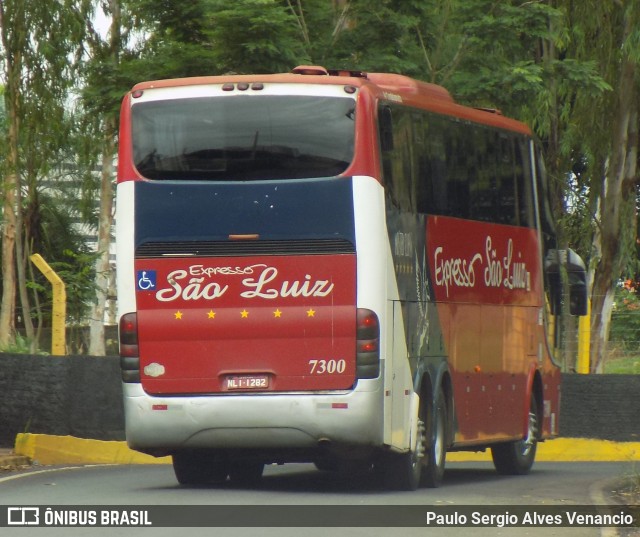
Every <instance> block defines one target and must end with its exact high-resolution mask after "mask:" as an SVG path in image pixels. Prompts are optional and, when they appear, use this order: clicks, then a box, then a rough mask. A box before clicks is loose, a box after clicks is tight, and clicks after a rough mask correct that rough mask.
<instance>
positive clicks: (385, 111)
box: [378, 106, 393, 153]
mask: <svg viewBox="0 0 640 537" xmlns="http://www.w3.org/2000/svg"><path fill="white" fill-rule="evenodd" d="M378 121H379V125H380V149H382V152H383V153H385V152H387V151H393V119H392V117H391V108H389V107H388V106H382V107H381V108H380V111H379V117H378Z"/></svg>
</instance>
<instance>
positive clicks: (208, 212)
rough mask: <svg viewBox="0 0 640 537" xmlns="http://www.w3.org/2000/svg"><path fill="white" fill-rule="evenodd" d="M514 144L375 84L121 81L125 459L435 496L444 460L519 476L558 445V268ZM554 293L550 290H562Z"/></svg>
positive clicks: (292, 77) (369, 77)
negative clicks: (349, 475) (484, 464)
mask: <svg viewBox="0 0 640 537" xmlns="http://www.w3.org/2000/svg"><path fill="white" fill-rule="evenodd" d="M543 172H544V170H543V168H542V164H541V161H540V159H539V158H538V153H537V150H536V148H535V145H534V143H533V141H532V136H531V132H530V131H529V129H528V128H527V127H526V126H525V125H523V124H521V123H519V122H516V121H514V120H511V119H507V118H505V117H503V116H502V115H500V114H499V113H498V112H495V111H493V112H492V111H486V110H484V111H483V110H476V109H472V108H468V107H464V106H461V105H459V104H456V103H455V102H454V100H453V99H452V98H451V96H450V95H449V94H448V92H447V91H446V90H445V89H443V88H441V87H438V86H434V85H430V84H426V83H423V82H419V81H415V80H413V79H410V78H407V77H404V76H400V75H394V74H377V73H369V74H367V73H361V72H352V71H327V70H326V69H324V68H322V67H314V66H308V67H299V68H296V69H295V70H294V71H293V72H291V73H287V74H273V75H229V76H219V77H200V78H188V79H176V80H161V81H155V82H145V83H141V84H138V85H136V86H135V87H134V88H133V89H132V90H131V91H130V92H129V93H128V94H127V95H126V97H125V99H124V102H123V105H122V112H121V130H120V150H119V167H118V186H117V220H116V222H117V224H116V225H117V231H116V235H117V256H118V258H117V259H118V264H117V270H118V303H119V316H120V349H121V366H122V376H123V387H124V406H125V416H126V436H127V441H128V443H129V446H130V447H131V448H133V449H136V450H139V451H141V452H145V453H149V454H152V455H156V456H162V455H172V457H173V465H174V469H175V473H176V476H177V479H178V481H179V482H180V483H204V482H221V481H225V480H226V479H228V478H230V479H232V480H252V479H257V478H259V477H260V476H261V475H262V471H263V468H264V465H265V464H271V463H286V462H292V461H309V462H314V463H316V465H317V466H318V467H319V468H320V469H326V470H329V469H333V470H340V469H341V468H354V467H356V468H370V469H379V470H381V473H382V474H383V475H384V476H385V478H386V480H387V484H388V485H389V486H393V487H396V488H402V489H415V488H416V487H418V486H419V484H420V483H424V484H426V485H427V486H438V485H439V484H440V482H441V480H442V476H443V472H444V466H445V457H446V452H447V451H455V450H474V451H477V450H484V449H486V448H491V450H492V453H493V459H494V461H495V466H496V468H497V469H498V471H500V472H503V473H516V474H522V473H527V472H528V471H529V469H530V467H531V465H532V463H533V461H534V457H535V451H536V445H537V442H538V441H540V440H543V439H546V438H549V437H552V436H554V435H557V434H558V421H559V420H558V418H559V395H560V394H559V386H560V369H559V368H558V367H557V365H556V363H554V352H559V351H557V349H558V347H559V342H561V341H562V339H563V338H562V337H561V336H562V333H561V332H562V328H563V326H564V324H563V323H564V321H563V315H562V314H563V313H573V314H582V313H583V310H584V306H585V300H586V298H585V289H584V278H585V275H584V265H583V264H582V263H581V261H580V259H579V258H578V257H577V256H576V255H575V254H574V253H573V252H571V251H568V250H559V249H558V247H557V245H556V241H555V235H554V227H553V220H552V218H551V216H550V211H549V207H548V204H547V203H546V202H545V201H544V200H546V188H545V178H544V173H543ZM565 289H566V290H565Z"/></svg>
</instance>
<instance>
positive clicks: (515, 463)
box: [491, 395, 539, 475]
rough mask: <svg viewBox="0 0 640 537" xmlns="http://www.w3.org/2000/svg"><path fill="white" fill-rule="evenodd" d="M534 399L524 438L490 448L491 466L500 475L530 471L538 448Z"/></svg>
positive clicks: (536, 411) (532, 397)
mask: <svg viewBox="0 0 640 537" xmlns="http://www.w3.org/2000/svg"><path fill="white" fill-rule="evenodd" d="M537 408H538V407H537V404H536V398H535V396H534V395H532V396H531V405H530V407H529V418H528V425H527V434H526V436H525V437H524V438H523V439H521V440H517V441H515V442H507V443H504V444H497V445H495V446H492V447H491V457H492V458H493V465H494V466H495V467H496V470H497V471H498V473H499V474H502V475H526V474H528V473H529V471H530V470H531V467H532V466H533V462H534V460H535V458H536V449H537V447H538V432H539V419H538V410H537Z"/></svg>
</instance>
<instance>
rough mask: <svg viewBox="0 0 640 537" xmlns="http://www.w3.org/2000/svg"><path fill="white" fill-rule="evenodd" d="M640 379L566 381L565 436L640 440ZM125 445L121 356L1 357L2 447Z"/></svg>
mask: <svg viewBox="0 0 640 537" xmlns="http://www.w3.org/2000/svg"><path fill="white" fill-rule="evenodd" d="M639 416H640V375H593V376H591V375H575V374H570V375H564V377H563V385H562V405H561V415H560V432H561V434H562V436H565V437H570V438H599V439H604V440H617V441H640V418H639ZM23 432H30V433H40V434H52V435H63V436H66V435H70V436H76V437H79V438H92V439H96V440H124V413H123V408H122V388H121V384H120V366H119V359H118V358H117V357H113V356H109V357H98V358H96V357H87V356H68V357H55V356H29V355H24V354H16V355H14V354H0V447H11V446H13V443H14V440H15V437H16V434H18V433H23Z"/></svg>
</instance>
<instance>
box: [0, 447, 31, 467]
mask: <svg viewBox="0 0 640 537" xmlns="http://www.w3.org/2000/svg"><path fill="white" fill-rule="evenodd" d="M30 465H31V459H29V457H27V456H25V455H18V454H16V453H15V452H14V451H13V449H9V448H0V472H5V471H8V470H15V469H16V468H20V467H21V466H30Z"/></svg>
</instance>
